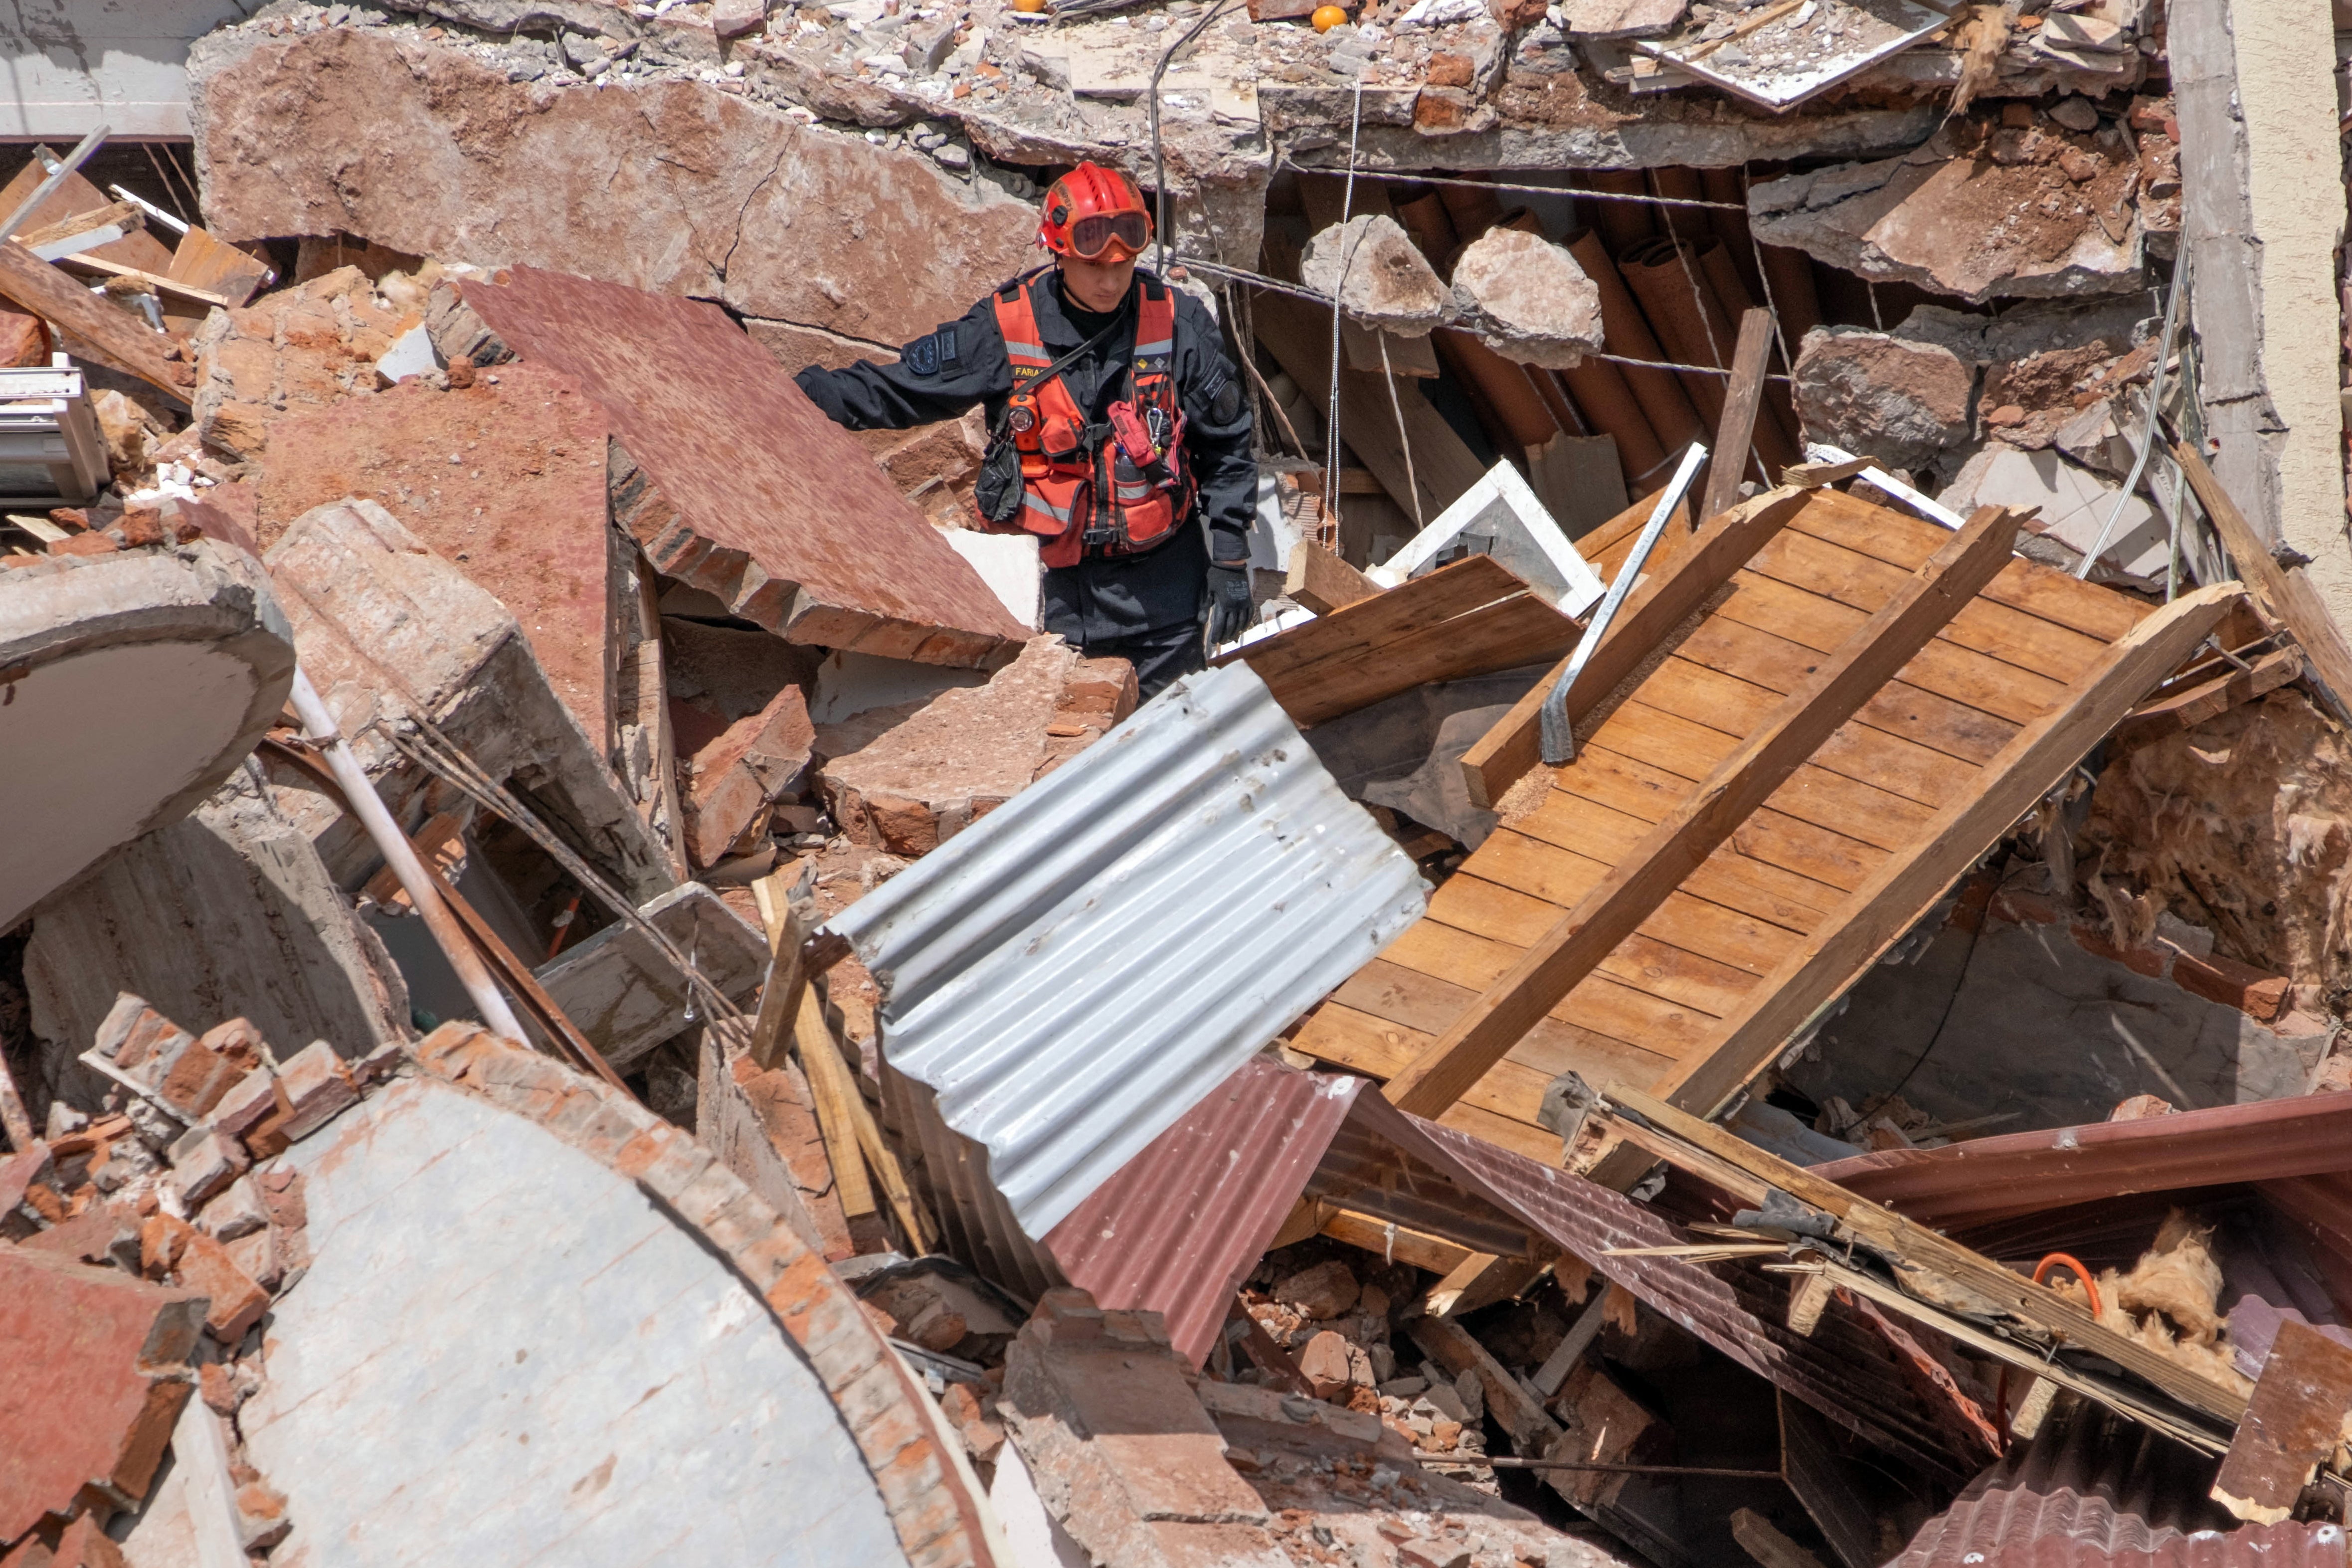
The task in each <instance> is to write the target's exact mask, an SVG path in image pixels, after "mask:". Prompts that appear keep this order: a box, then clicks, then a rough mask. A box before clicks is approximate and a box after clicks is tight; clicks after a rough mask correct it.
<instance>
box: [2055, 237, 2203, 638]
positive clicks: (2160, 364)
mask: <svg viewBox="0 0 2352 1568" xmlns="http://www.w3.org/2000/svg"><path fill="white" fill-rule="evenodd" d="M2188 276H2189V252H2188V250H2187V248H2186V247H2184V248H2183V249H2182V250H2181V252H2180V258H2179V261H2178V262H2176V263H2175V264H2174V265H2173V268H2172V287H2170V288H2168V289H2167V290H2166V291H2165V296H2164V328H2163V330H2162V331H2160V332H2158V334H2157V340H2156V367H2155V369H2153V370H2152V371H2149V372H2148V378H2147V424H2146V425H2145V426H2143V427H2142V428H2141V430H2140V436H2139V453H2138V455H2137V456H2135V457H2134V458H2133V459H2132V467H2131V477H2130V478H2128V479H2126V480H2125V481H2124V487H2123V488H2122V489H2120V490H2118V491H2116V504H2115V505H2114V506H2112V507H2108V508H2107V520H2106V521H2105V522H2104V523H2101V524H2100V525H2099V537H2098V538H2096V539H2095V540H2093V541H2092V544H2091V548H2090V549H2088V550H2086V551H2084V555H2083V562H2082V564H2081V565H2080V566H2077V567H2076V568H2075V569H2074V575H2075V577H2076V578H2078V579H2079V578H2086V577H2088V576H2090V575H2091V569H2092V568H2093V567H2095V566H2096V565H2098V564H2099V557H2101V556H2102V555H2105V553H2106V549H2107V537H2108V536H2109V535H2110V534H2113V533H2114V532H2115V531H2116V523H2117V522H2118V521H2120V520H2121V519H2122V517H2123V515H2124V503H2125V502H2126V501H2128V500H2130V499H2131V498H2132V497H2133V495H2134V494H2135V493H2136V492H2137V490H2138V489H2139V481H2140V476H2141V475H2143V474H2145V473H2147V455H2148V454H2149V453H2150V452H2153V451H2154V450H2156V427H2157V423H2158V421H2159V420H2161V419H2162V418H2163V417H2164V371H2165V367H2166V366H2167V365H2168V363H2169V362H2170V361H2171V359H2172V329H2173V324H2174V323H2175V322H2176V321H2178V320H2179V319H2180V295H2181V282H2182V280H2183V279H2184V278H2186V277H2188ZM2174 510H2175V513H2176V515H2177V514H2178V511H2179V508H2178V507H2175V508H2174ZM2176 549H2177V540H2176ZM2165 597H2166V598H2168V599H2169V598H2170V597H2171V594H2170V593H2169V592H2168V593H2167V594H2166V596H2165Z"/></svg>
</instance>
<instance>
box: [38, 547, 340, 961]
mask: <svg viewBox="0 0 2352 1568" xmlns="http://www.w3.org/2000/svg"><path fill="white" fill-rule="evenodd" d="M293 679H294V638H293V633H292V632H291V630H290V629H289V627H288V625H287V623H286V617H285V615H284V614H283V613H282V612H280V611H279V609H278V601H276V600H275V599H274V598H272V597H271V595H270V591H269V584H268V578H267V576H266V575H264V573H263V571H262V570H261V568H260V566H259V564H258V563H257V562H256V561H254V560H253V559H251V558H250V557H247V556H246V555H244V554H243V553H241V552H239V551H236V550H234V549H229V548H228V547H226V546H225V545H221V544H217V543H215V542H213V541H212V540H209V539H205V540H199V541H197V542H196V543H194V544H193V545H187V546H184V547H180V548H178V549H147V550H138V551H125V552H123V553H121V554H117V555H105V556H81V557H60V558H58V559H54V560H47V561H43V562H41V563H40V564H38V565H36V566H29V567H20V568H17V569H16V570H12V571H10V572H8V573H7V574H6V575H5V577H0V758H5V759H6V766H5V767H0V930H5V929H6V928H7V927H8V926H9V925H13V924H14V923H15V922H16V919H17V917H18V916H20V915H23V914H24V913H25V912H26V910H27V909H30V908H31V907H32V906H33V905H34V904H36V903H37V902H38V901H39V900H40V899H41V898H42V897H43V896H45V895H46V894H48V893H50V892H51V891H53V890H54V889H56V888H58V887H61V886H63V885H64V884H65V883H68V882H69V881H71V880H72V879H73V878H74V877H75V876H77V875H79V873H81V872H83V871H84V870H86V869H88V868H89V866H90V865H92V864H94V863H96V862H97V861H98V860H99V859H100V857H101V856H103V855H105V854H106V853H107V852H109V851H110V850H112V849H114V848H115V847H116V846H117V845H120V844H124V843H128V842H129V841H131V840H132V839H135V838H137V837H138V836H139V835H140V834H142V833H144V832H146V831H149V830H150V829H153V828H159V827H163V826H165V825H167V824H169V823H172V822H175V821H179V820H180V819H181V818H182V817H184V816H185V815H187V813H188V812H189V811H190V810H193V809H194V806H195V805H196V803H197V802H198V801H200V800H204V799H205V797H206V796H207V795H210V794H211V793H212V792H213V791H214V790H215V789H218V788H219V787H220V785H221V782H222V781H223V780H224V779H226V778H227V777H228V776H229V773H230V772H231V770H232V769H234V768H236V766H237V764H238V763H240V762H242V761H243V760H244V759H245V758H246V756H247V754H248V753H250V752H251V751H252V749H253V747H254V743H255V742H256V741H257V740H259V739H260V738H261V735H262V732H263V731H264V730H266V729H267V728H268V727H269V722H270V720H271V719H272V718H274V717H275V716H277V714H278V710H279V709H280V708H281V707H283V706H285V702H286V694H287V691H288V689H289V687H290V686H291V685H292V684H293Z"/></svg>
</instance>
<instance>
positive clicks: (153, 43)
mask: <svg viewBox="0 0 2352 1568" xmlns="http://www.w3.org/2000/svg"><path fill="white" fill-rule="evenodd" d="M261 3H262V0H243V3H241V4H240V0H16V4H15V5H10V6H8V7H7V8H6V9H5V11H0V136H35V137H39V138H41V139H42V140H44V141H66V142H68V143H70V142H73V141H79V140H80V139H81V138H82V136H83V135H84V134H85V133H87V132H88V131H90V130H91V129H92V128H93V127H95V126H97V125H99V124H100V123H104V124H106V125H108V126H110V127H111V128H112V130H113V131H114V134H115V135H117V136H185V135H187V134H188V133H189V132H188V78H187V71H186V66H187V63H188V45H189V44H190V43H192V42H194V40H195V39H197V38H199V37H203V36H204V35H205V34H206V33H208V32H210V31H212V30H213V29H214V28H215V27H217V26H220V25H221V24H222V23H224V22H233V21H236V20H238V19H239V18H241V17H245V16H251V15H252V14H253V13H254V12H256V11H258V10H259V9H260V8H261Z"/></svg>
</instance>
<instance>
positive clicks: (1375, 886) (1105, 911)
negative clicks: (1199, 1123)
mask: <svg viewBox="0 0 2352 1568" xmlns="http://www.w3.org/2000/svg"><path fill="white" fill-rule="evenodd" d="M1427 896H1428V892H1427V888H1426V887H1425V886H1424V885H1423V883H1422V880H1421V877H1420V873H1418V872H1417V871H1416V870H1415V869H1414V868H1413V865H1412V862H1411V861H1409V860H1407V859H1405V857H1404V855H1403V854H1402V852H1400V851H1399V850H1398V849H1397V847H1396V845H1395V844H1394V843H1393V842H1392V841H1391V840H1390V839H1389V837H1388V835H1387V834H1386V833H1384V832H1382V831H1381V830H1380V828H1379V827H1378V826H1377V825H1376V824H1374V822H1373V821H1372V820H1371V818H1370V816H1369V815H1367V814H1366V813H1365V812H1364V810H1362V809H1361V808H1360V807H1359V806H1357V805H1356V804H1355V803H1354V802H1352V801H1350V800H1348V798H1347V797H1346V796H1344V795H1342V794H1341V793H1340V792H1339V787H1338V786H1337V785H1336V784H1334V783H1333V782H1332V780H1331V777H1330V775H1329V774H1328V773H1326V772H1325V771H1324V770H1323V768H1322V765H1321V764H1320V763H1318V762H1317V761H1316V759H1315V756H1314V753H1313V752H1312V751H1310V750H1309V749H1308V748H1307V743H1306V742H1305V741H1304V740H1303V739H1301V738H1300V737H1299V734H1298V731H1297V729H1296V728H1295V727H1293V726H1292V725H1291V722H1290V720H1289V719H1288V718H1287V717H1286V716H1284V714H1283V711H1282V709H1281V708H1280V707H1279V706H1276V703H1275V702H1274V699H1273V698H1272V696H1271V695H1269V694H1268V693H1267V691H1266V688H1265V683H1264V682H1263V681H1261V680H1259V679H1258V677H1257V676H1256V675H1255V674H1252V673H1251V672H1250V670H1249V669H1248V667H1247V666H1245V665H1239V664H1236V665H1232V666H1229V667H1227V668H1224V669H1221V670H1211V671H1208V672H1206V673H1204V674H1197V675H1192V676H1188V677H1187V678H1186V679H1184V680H1182V681H1180V682H1178V683H1177V684H1176V685H1173V686H1171V687H1170V688H1169V689H1168V690H1167V691H1165V692H1163V693H1161V694H1160V696H1159V697H1157V698H1156V699H1154V700H1153V701H1151V702H1150V703H1147V704H1146V705H1144V706H1143V707H1142V708H1141V709H1139V711H1138V712H1137V713H1136V714H1135V715H1134V716H1132V717H1130V718H1129V719H1128V720H1127V722H1126V723H1124V724H1122V725H1120V726H1119V727H1117V728H1116V729H1114V730H1112V731H1111V732H1110V733H1109V734H1108V735H1106V736H1105V737H1103V738H1102V739H1100V740H1098V741H1097V742H1095V744H1094V745H1093V746H1091V747H1087V749H1086V750H1085V751H1082V752H1080V753H1079V754H1078V755H1077V756H1076V758H1073V759H1072V760H1071V761H1069V762H1067V763H1066V764H1064V765H1063V766H1062V767H1061V768H1059V769H1057V770H1056V771H1055V772H1053V773H1051V774H1049V775H1047V776H1046V777H1045V779H1041V780H1040V781H1039V782H1037V783H1036V784H1034V785H1032V786H1031V787H1030V788H1029V789H1025V790H1024V791H1023V792H1022V793H1021V794H1019V795H1017V796H1015V797H1014V798H1013V800H1011V801H1009V802H1007V803H1006V804H1005V805H1003V806H1002V807H1000V808H998V809H997V810H994V811H992V812H991V813H990V814H989V815H988V816H986V817H983V818H982V819H981V820H980V821H978V822H976V823H974V824H973V825H972V826H971V827H970V828H968V829H966V830H965V831H962V832H961V833H959V834H957V835H956V836H955V837H954V838H952V839H950V840H949V841H947V842H946V843H945V844H942V845H941V846H940V848H939V849H937V850H935V851H933V852H931V853H930V854H929V855H927V856H925V857H924V858H923V859H922V860H921V861H920V862H918V863H917V864H916V865H915V866H914V867H913V868H912V869H910V870H908V871H907V872H904V873H901V874H900V875H898V877H896V878H894V879H893V880H891V881H890V882H887V883H884V884H883V885H882V886H881V887H879V888H877V889H876V890H875V891H874V892H873V893H871V894H867V895H866V897H864V898H862V899H860V900H859V901H858V902H857V903H856V904H852V905H850V907H849V908H848V909H846V910H845V911H843V912H842V913H841V914H840V915H835V917H834V919H833V920H832V921H831V922H829V923H828V928H829V929H830V930H833V931H835V932H837V933H838V934H840V935H841V936H846V937H847V938H848V939H849V940H850V941H851V943H852V944H853V945H854V946H856V950H857V954H858V956H859V957H860V958H861V959H863V960H864V961H865V963H866V967H868V968H869V969H871V970H872V971H873V973H874V977H875V978H876V980H877V982H879V984H880V985H881V988H882V991H883V996H884V998H885V999H884V1002H883V1007H882V1010H881V1040H882V1049H883V1052H884V1054H885V1056H886V1057H887V1059H888V1061H889V1062H890V1064H891V1066H893V1067H894V1068H896V1069H897V1070H898V1071H900V1072H903V1073H905V1074H907V1075H908V1077H909V1078H912V1079H915V1080H918V1081H919V1082H922V1083H924V1084H926V1085H928V1086H929V1088H930V1089H931V1090H932V1092H934V1094H935V1095H936V1097H937V1106H938V1111H939V1114H940V1119H941V1120H942V1121H943V1122H944V1124H946V1126H947V1127H948V1128H950V1129H952V1130H953V1131H954V1132H956V1133H958V1134H962V1135H963V1136H965V1137H968V1138H970V1139H971V1140H972V1141H973V1142H975V1143H978V1144H980V1145H983V1146H985V1147H986V1149H987V1150H988V1165H989V1170H988V1174H989V1176H990V1179H991V1181H992V1184H993V1186H994V1187H995V1188H996V1190H997V1191H998V1192H1000V1193H1001V1194H1003V1197H1004V1199H1005V1200H1006V1201H1007V1202H1008V1203H1009V1204H1010V1205H1011V1207H1012V1209H1013V1214H1014V1215H1015V1216H1017V1217H1018V1219H1019V1221H1020V1225H1021V1228H1023V1229H1024V1231H1025V1232H1026V1233H1027V1234H1028V1235H1029V1236H1031V1237H1033V1238H1035V1237H1042V1236H1044V1235H1045V1233H1046V1232H1047V1231H1049V1230H1051V1229H1052V1228H1054V1227H1055V1225H1058V1224H1059V1223H1061V1221H1062V1220H1063V1219H1064V1218H1066V1216H1067V1215H1068V1214H1069V1213H1070V1212H1071V1211H1072V1210H1073V1209H1075V1208H1076V1207H1077V1206H1078V1205H1079V1204H1080V1203H1082V1202H1084V1201H1085V1200H1086V1198H1087V1196H1088V1195H1089V1194H1091V1193H1092V1192H1093V1191H1094V1190H1095V1189H1096V1188H1097V1187H1098V1186H1101V1185H1102V1184H1103V1183H1104V1182H1105V1181H1106V1180H1108V1178H1109V1177H1110V1176H1112V1175H1113V1174H1114V1173H1115V1172H1117V1171H1118V1169H1119V1167H1120V1166H1124V1165H1126V1164H1127V1163H1128V1161H1129V1160H1131V1159H1133V1158H1134V1157H1135V1156H1136V1155H1139V1154H1140V1153H1141V1152H1142V1151H1143V1148H1144V1146H1145V1145H1148V1144H1150V1142H1151V1140H1152V1139H1154V1138H1156V1137H1158V1136H1159V1135H1160V1134H1161V1133H1163V1132H1165V1131H1167V1130H1168V1128H1169V1127H1171V1126H1172V1125H1173V1124H1175V1123H1176V1121H1177V1120H1178V1119H1179V1118H1181V1116H1182V1115H1183V1114H1184V1113H1185V1112H1187V1111H1189V1110H1191V1109H1192V1107H1193V1106H1194V1105H1196V1104H1198V1103H1200V1102H1201V1100H1202V1098H1203V1097H1204V1096H1205V1095H1206V1094H1208V1092H1210V1091H1211V1090H1213V1088H1215V1087H1216V1086H1217V1085H1218V1084H1220V1083H1222V1082H1224V1081H1225V1079H1227V1078H1228V1077H1230V1076H1231V1075H1232V1073H1233V1072H1234V1070H1235V1069H1236V1068H1238V1067H1239V1066H1241V1064H1242V1063H1243V1062H1244V1061H1248V1060H1249V1058H1250V1057H1251V1056H1252V1055H1254V1054H1255V1052H1256V1051H1258V1050H1259V1049H1260V1048H1261V1047H1263V1046H1264V1045H1265V1043H1266V1042H1267V1041H1268V1040H1272V1039H1273V1038H1274V1037H1275V1035H1276V1033H1277V1032H1279V1031H1280V1030H1282V1029H1284V1028H1285V1027H1286V1026H1287V1025H1288V1024H1289V1023H1290V1022H1291V1021H1292V1020H1294V1019H1297V1017H1298V1016H1299V1015H1300V1014H1301V1013H1303V1012H1304V1011H1305V1010H1306V1009H1307V1008H1309V1007H1311V1006H1312V1005H1314V1003H1315V1002H1317V1001H1318V1000H1319V999H1320V998H1322V997H1324V996H1325V995H1326V994H1328V992H1329V991H1330V990H1331V989H1332V988H1334V987H1336V986H1338V985H1339V983H1340V982H1341V981H1342V980H1344V979H1346V978H1347V977H1349V975H1351V974H1353V973H1354V972H1355V971H1356V969H1357V968H1359V967H1361V966H1362V965H1363V964H1364V963H1366V962H1367V961H1369V960H1370V958H1372V957H1373V956H1375V955H1376V954H1378V953H1379V952H1380V951H1381V948H1383V947H1386V946H1388V945H1389V943H1390V942H1391V941H1392V940H1393V939H1394V938H1395V937H1396V936H1398V935H1399V934H1401V933H1402V931H1403V930H1404V929H1405V928H1406V927H1407V926H1408V925H1411V924H1412V922H1413V920H1415V919H1416V918H1418V917H1419V915H1420V914H1421V912H1422V910H1423V907H1424V905H1425V904H1426V903H1427Z"/></svg>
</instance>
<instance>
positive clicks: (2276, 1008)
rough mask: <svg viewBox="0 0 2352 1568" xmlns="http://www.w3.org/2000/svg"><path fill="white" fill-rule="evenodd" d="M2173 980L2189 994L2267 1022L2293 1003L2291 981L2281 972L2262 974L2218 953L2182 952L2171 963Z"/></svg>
mask: <svg viewBox="0 0 2352 1568" xmlns="http://www.w3.org/2000/svg"><path fill="white" fill-rule="evenodd" d="M2172 979H2173V983H2174V984H2176V985H2178V986H2179V988H2181V989H2182V990H2184V991H2187V992H2189V993H2190V994H2191V995H2193V996H2200V997H2203V998H2205V999H2206V1000H2207V1001H2209V1002H2219V1003H2221V1005H2222V1006H2223V1007H2225V1008H2236V1009H2238V1010H2239V1011H2241V1012H2242V1013H2245V1014H2246V1015H2247V1016H2249V1017H2250V1018H2253V1019H2257V1020H2259V1021H2261V1022H2263V1023H2269V1022H2271V1021H2273V1019H2277V1018H2278V1017H2279V1015H2281V1014H2282V1013H2284V1012H2285V1011H2286V1010H2287V1009H2288V1008H2290V1007H2292V1006H2294V981H2292V980H2290V979H2288V978H2287V977H2285V976H2284V975H2266V974H2264V973H2263V972H2262V971H2261V970H2260V969H2257V968H2255V967H2253V966H2252V965H2250V964H2241V963H2239V962H2238V961H2237V960H2236V959H2235V958H2224V957H2223V956H2221V954H2219V953H2211V954H2208V955H2207V956H2204V957H2202V958H2200V957H2198V956H2196V955H2194V954H2191V953H2183V954H2181V955H2180V956H2179V957H2178V958H2176V959H2174V960H2173V963H2172Z"/></svg>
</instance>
